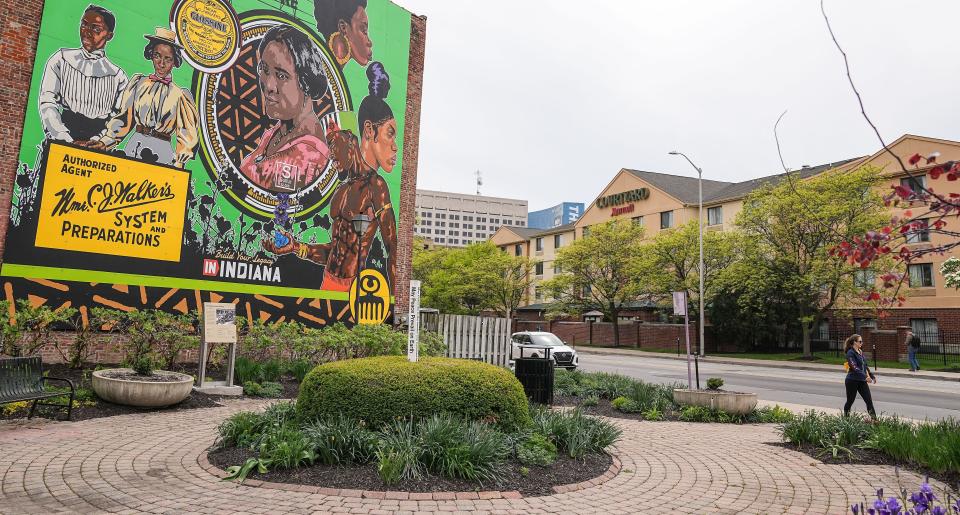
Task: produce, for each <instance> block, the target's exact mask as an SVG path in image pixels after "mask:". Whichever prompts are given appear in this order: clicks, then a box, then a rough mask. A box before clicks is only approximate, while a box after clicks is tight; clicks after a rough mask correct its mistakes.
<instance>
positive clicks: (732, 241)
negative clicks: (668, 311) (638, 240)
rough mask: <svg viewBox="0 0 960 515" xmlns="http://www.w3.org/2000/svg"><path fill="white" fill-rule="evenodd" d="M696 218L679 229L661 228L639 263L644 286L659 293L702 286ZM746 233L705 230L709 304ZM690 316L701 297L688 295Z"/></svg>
mask: <svg viewBox="0 0 960 515" xmlns="http://www.w3.org/2000/svg"><path fill="white" fill-rule="evenodd" d="M698 231H699V228H698V226H697V221H696V220H693V221H691V222H689V223H687V224H685V225H682V226H680V227H677V228H676V229H671V230H666V231H660V233H658V234H657V236H656V237H655V238H654V239H653V242H651V243H650V245H649V246H648V247H646V251H645V252H644V253H643V255H642V256H641V260H640V261H639V262H638V266H637V268H636V269H637V275H638V277H637V280H638V281H640V283H641V284H642V285H643V286H644V289H645V290H646V291H647V292H649V293H651V294H657V295H664V296H665V295H668V294H670V292H674V291H681V290H685V291H688V292H698V291H699V290H700V270H699V269H700V241H699V234H698ZM743 239H744V238H743V235H742V234H741V233H740V232H737V231H726V232H724V231H705V232H704V233H703V268H704V277H703V297H704V305H705V306H706V305H709V304H710V303H711V301H712V299H713V297H714V295H715V291H714V290H715V289H716V287H715V279H716V276H717V274H718V272H720V271H722V270H724V269H726V268H728V267H730V266H731V265H732V264H733V263H735V262H736V261H737V260H738V259H739V257H740V256H741V251H740V249H741V248H742V247H743V244H744V242H743ZM687 298H688V299H690V306H688V312H689V313H690V314H691V318H695V317H697V316H698V315H699V309H700V308H699V299H696V296H695V295H688V296H687Z"/></svg>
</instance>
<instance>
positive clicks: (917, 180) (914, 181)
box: [900, 175, 927, 193]
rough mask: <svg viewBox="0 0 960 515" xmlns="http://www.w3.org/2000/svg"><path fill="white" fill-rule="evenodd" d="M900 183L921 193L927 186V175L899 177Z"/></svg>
mask: <svg viewBox="0 0 960 515" xmlns="http://www.w3.org/2000/svg"><path fill="white" fill-rule="evenodd" d="M900 185H901V186H903V187H904V188H910V189H911V190H912V191H913V192H914V193H922V192H923V189H924V188H926V187H927V177H926V176H925V175H914V176H913V177H904V178H902V179H900Z"/></svg>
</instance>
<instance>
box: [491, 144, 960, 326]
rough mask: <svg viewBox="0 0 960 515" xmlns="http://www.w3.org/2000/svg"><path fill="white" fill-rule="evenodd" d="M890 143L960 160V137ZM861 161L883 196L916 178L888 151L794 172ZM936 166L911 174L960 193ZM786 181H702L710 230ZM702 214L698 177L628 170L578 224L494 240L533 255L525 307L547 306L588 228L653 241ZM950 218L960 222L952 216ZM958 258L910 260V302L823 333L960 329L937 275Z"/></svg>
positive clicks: (954, 296)
mask: <svg viewBox="0 0 960 515" xmlns="http://www.w3.org/2000/svg"><path fill="white" fill-rule="evenodd" d="M889 147H890V149H891V150H892V151H893V152H894V153H895V154H896V155H898V156H900V157H901V159H903V160H904V161H906V160H907V159H908V158H909V157H910V156H911V155H914V154H920V155H923V156H926V155H929V154H931V153H933V152H940V154H941V155H940V158H939V162H941V163H942V162H946V161H951V160H956V161H960V142H957V141H948V140H942V139H934V138H927V137H921V136H913V135H905V136H903V137H901V138H899V139H897V140H896V141H894V142H893V143H891V144H890V145H889ZM921 163H923V162H921ZM861 166H872V167H875V168H878V169H879V170H881V174H882V177H883V183H882V185H881V186H879V189H880V190H881V192H882V193H883V194H886V193H888V192H889V191H890V187H891V186H893V185H897V184H900V183H901V182H907V181H909V180H910V179H909V178H908V177H906V174H904V173H903V171H902V170H901V169H900V166H899V164H898V163H897V162H896V160H894V159H893V157H891V156H890V154H889V153H887V152H886V151H885V150H883V149H881V150H880V151H878V152H876V153H874V154H872V155H869V156H864V157H857V158H851V159H845V160H842V161H837V162H833V163H828V164H824V165H820V166H815V167H807V166H805V167H803V168H802V169H800V170H797V171H796V172H797V173H799V175H800V177H801V178H809V177H813V176H815V175H817V174H820V173H822V172H825V171H827V170H830V169H839V170H852V169H855V168H858V167H861ZM932 166H933V165H930V166H926V167H924V168H921V169H920V170H919V171H916V172H913V171H911V172H912V173H913V175H914V177H915V178H916V180H918V181H922V182H923V183H924V184H925V185H926V186H928V187H934V189H935V190H936V191H937V192H938V193H941V194H950V193H958V194H960V181H953V182H951V181H947V180H946V178H944V177H941V178H939V179H937V180H936V181H930V179H929V177H927V175H926V174H927V172H928V171H929V169H930V168H932ZM784 178H785V174H782V173H781V174H776V175H770V176H766V177H760V178H757V179H752V180H749V181H743V182H736V183H733V182H724V181H713V180H704V181H703V223H704V230H706V231H728V230H733V229H734V220H735V219H736V216H737V214H738V213H739V212H740V210H741V209H742V208H743V201H744V198H745V197H746V196H747V195H748V194H749V193H750V192H752V191H754V190H756V189H757V188H759V187H761V186H762V185H765V184H776V183H778V182H780V181H781V180H783V179H784ZM906 209H909V207H901V208H892V209H891V212H890V214H891V215H894V214H897V215H900V216H903V212H904V211H905V210H906ZM697 212H698V196H697V178H696V177H684V176H678V175H671V174H664V173H656V172H647V171H640V170H629V169H622V170H620V171H619V172H618V173H617V174H616V175H615V176H614V177H613V179H612V180H611V181H610V182H609V183H608V184H607V185H606V186H605V187H604V188H603V189H602V190H601V191H600V192H599V195H598V196H597V198H596V200H594V201H593V202H592V203H591V204H589V205H588V206H587V208H586V211H585V212H584V214H583V215H582V216H581V217H580V218H579V219H578V220H576V221H575V222H573V223H571V224H567V225H563V226H560V227H556V228H553V229H546V230H534V229H529V228H517V227H501V228H500V230H498V231H497V232H496V233H495V234H494V235H493V236H492V237H491V238H490V240H491V241H492V242H493V243H494V244H496V245H497V246H499V247H500V248H501V249H503V250H504V251H506V252H510V253H513V254H515V255H518V256H527V257H529V258H530V259H532V260H534V261H535V262H536V265H535V274H536V277H535V281H534V285H533V286H532V288H531V290H530V292H529V294H528V296H527V302H526V304H527V305H528V306H542V305H543V303H545V302H547V301H548V300H549V299H545V298H544V295H543V292H542V291H541V290H540V288H539V286H538V285H539V283H541V282H542V281H545V280H548V279H550V278H552V277H553V275H554V274H555V273H557V272H558V271H557V270H556V268H555V266H554V264H553V261H554V259H555V257H556V255H557V251H558V250H559V249H561V248H563V247H564V246H566V245H569V244H570V243H571V242H573V241H574V240H576V239H578V238H582V237H583V236H584V233H588V232H589V230H590V226H592V225H596V224H601V223H604V222H606V221H608V220H612V219H618V220H631V221H632V222H634V223H637V224H640V225H642V226H643V227H644V228H645V229H646V231H645V233H646V234H645V237H647V238H653V237H656V235H657V234H658V233H659V232H660V231H665V230H670V229H672V228H674V227H678V226H681V225H683V224H685V223H687V222H688V221H691V220H694V221H695V220H696V219H697ZM949 223H950V224H957V223H960V222H958V221H954V219H951V221H950V222H949ZM948 229H949V226H948ZM953 230H957V229H956V228H953ZM947 238H948V237H947V236H943V235H939V234H933V233H929V232H918V233H917V234H915V235H914V236H911V238H910V240H909V243H908V244H909V245H910V246H911V247H923V246H928V247H929V246H935V245H939V244H942V243H944V242H945V241H946V239H947ZM952 256H960V251H957V250H954V251H951V252H948V253H947V255H945V256H939V255H928V256H926V257H925V258H923V259H922V260H920V261H918V262H917V263H914V264H911V265H910V268H909V270H908V271H907V273H908V277H909V286H910V288H909V291H908V298H907V301H906V302H905V304H904V305H903V306H902V307H896V308H892V309H891V310H890V316H889V317H887V318H884V319H882V320H880V321H878V320H877V319H876V317H875V315H874V314H873V313H872V312H871V311H868V310H856V309H855V310H845V312H844V313H845V316H844V317H841V316H831V317H829V318H828V319H827V320H825V321H824V323H823V325H822V327H821V328H819V331H820V332H821V333H828V331H830V329H831V327H832V328H834V329H840V328H843V330H847V328H848V327H849V326H850V325H851V324H852V325H853V329H855V330H859V329H860V328H861V327H882V328H894V327H896V326H911V327H913V329H914V330H915V331H916V332H918V333H922V334H923V335H934V334H937V333H938V332H939V331H949V332H951V333H960V293H958V291H957V290H956V289H953V288H947V287H946V286H945V284H944V280H943V277H942V276H941V275H940V272H939V270H940V264H941V263H943V261H944V260H946V259H948V258H949V257H952ZM864 280H866V281H875V280H876V278H874V277H865V278H864ZM835 315H839V313H837V314H835ZM931 337H932V336H931Z"/></svg>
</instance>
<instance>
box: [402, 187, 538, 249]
mask: <svg viewBox="0 0 960 515" xmlns="http://www.w3.org/2000/svg"><path fill="white" fill-rule="evenodd" d="M416 209H417V219H416V224H415V225H414V235H415V236H419V237H421V238H424V239H427V240H429V241H430V242H431V243H432V244H433V245H436V246H441V247H465V246H467V245H469V244H471V243H476V242H479V241H487V239H489V238H490V237H491V236H492V235H493V234H494V233H495V232H496V231H497V229H499V228H500V227H501V226H506V227H518V228H524V227H526V225H527V201H526V200H517V199H508V198H499V197H486V196H482V195H467V194H464V193H448V192H444V191H431V190H420V189H418V190H417V201H416Z"/></svg>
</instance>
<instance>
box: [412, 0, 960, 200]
mask: <svg viewBox="0 0 960 515" xmlns="http://www.w3.org/2000/svg"><path fill="white" fill-rule="evenodd" d="M395 1H397V2H398V3H399V4H400V5H403V6H404V7H406V8H408V9H410V10H411V11H413V12H415V13H417V14H422V15H426V16H427V49H426V64H425V72H424V88H423V112H422V118H421V134H420V167H419V176H418V179H417V185H418V187H420V188H425V189H435V190H442V191H454V192H463V193H472V192H474V190H475V186H474V175H473V173H474V171H475V170H478V169H479V170H481V171H482V174H483V181H484V185H483V186H482V188H481V192H482V194H484V195H494V196H503V197H510V198H521V199H527V200H528V201H529V207H530V209H531V210H536V209H541V208H544V207H548V206H551V205H554V204H557V203H559V202H562V201H579V202H590V201H592V200H593V199H594V197H595V196H596V195H597V194H598V193H599V191H600V189H601V188H603V187H604V186H605V185H606V183H607V182H608V181H609V180H610V179H611V178H612V177H613V175H614V174H615V173H616V172H617V171H618V170H619V169H620V168H624V167H626V168H635V169H640V170H648V171H655V172H664V173H674V174H680V175H692V176H696V172H695V171H694V170H693V169H692V168H690V166H689V165H688V164H687V163H686V162H685V161H683V159H682V158H679V157H674V156H669V155H667V152H668V151H670V150H673V149H677V150H680V151H682V152H685V153H686V154H687V155H689V156H690V157H691V158H692V159H693V160H694V161H695V162H696V163H697V164H698V165H699V166H700V167H702V168H703V170H704V178H709V179H715V180H723V181H740V180H745V179H750V178H754V177H758V176H762V175H769V174H772V173H777V172H778V171H780V170H781V168H780V162H779V158H778V156H777V151H776V145H775V142H774V139H773V125H774V122H775V121H776V119H777V117H778V116H779V115H780V113H781V112H782V111H784V110H787V111H788V112H787V114H786V116H785V117H784V119H783V122H781V124H780V138H781V144H782V146H783V157H784V159H785V161H786V164H787V166H788V167H790V168H794V169H796V168H800V167H801V166H802V165H804V164H809V165H817V164H821V163H826V162H831V161H836V160H840V159H844V158H848V157H854V156H859V155H864V154H870V153H872V152H874V151H875V150H877V149H878V148H879V144H878V143H877V141H876V138H875V136H874V135H873V134H872V132H871V131H870V130H869V127H868V126H867V125H866V124H865V122H864V121H863V119H862V118H861V116H860V113H859V108H858V106H857V104H856V101H855V98H854V96H853V94H852V92H851V90H850V88H849V86H848V85H847V83H846V77H845V75H844V70H843V67H842V65H843V63H842V58H841V56H840V54H839V53H838V52H837V50H836V49H835V48H834V47H833V43H832V42H831V40H830V37H829V34H828V33H827V30H826V26H825V24H824V21H823V19H822V17H821V14H820V8H819V1H818V0H777V1H769V0H751V1H745V0H741V1H728V0H724V1H715V0H699V1H690V0H659V1H647V0H642V1H641V0H591V1H589V2H584V1H576V2H574V1H570V0H549V1H547V0H537V1H533V0H523V1H518V0H510V1H507V0H483V1H479V0H456V1H451V0H395ZM826 5H827V12H828V14H829V15H830V17H831V22H832V24H833V27H834V30H835V31H836V32H837V36H838V38H839V39H840V42H841V44H843V45H844V47H845V49H846V50H847V53H848V54H849V56H850V59H851V66H852V68H853V74H854V79H855V80H856V82H857V85H858V86H859V88H860V89H861V92H862V93H863V96H864V101H865V103H866V106H867V109H868V113H869V114H870V115H871V117H872V118H873V119H874V121H875V122H876V123H877V125H878V126H879V128H880V131H881V133H882V135H883V137H884V138H887V139H888V140H893V139H895V138H897V137H899V136H900V135H902V134H904V133H913V134H920V135H925V136H931V137H938V138H945V139H960V126H958V124H957V122H956V119H957V114H958V112H960V110H958V109H957V107H958V103H960V100H958V82H960V81H958V78H960V52H958V50H960V39H958V38H957V33H956V28H955V27H956V23H957V20H960V2H958V1H956V0H936V1H934V0H930V1H920V2H902V1H893V0H827V4H826Z"/></svg>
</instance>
